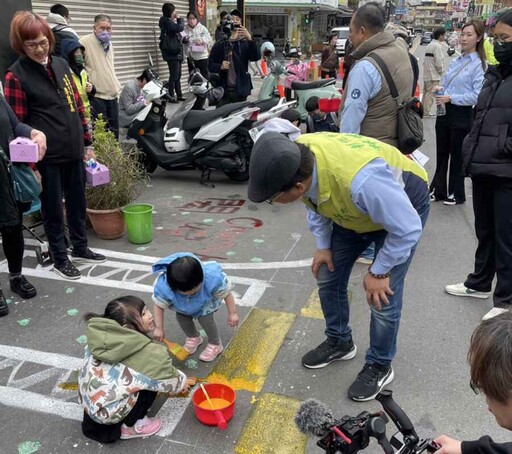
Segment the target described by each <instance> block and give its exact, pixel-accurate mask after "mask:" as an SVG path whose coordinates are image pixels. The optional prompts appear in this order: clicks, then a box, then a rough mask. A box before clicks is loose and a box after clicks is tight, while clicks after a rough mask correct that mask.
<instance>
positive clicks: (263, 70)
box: [261, 59, 268, 76]
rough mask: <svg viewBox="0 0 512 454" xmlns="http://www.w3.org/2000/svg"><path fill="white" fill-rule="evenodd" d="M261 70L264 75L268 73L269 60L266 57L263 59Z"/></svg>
mask: <svg viewBox="0 0 512 454" xmlns="http://www.w3.org/2000/svg"><path fill="white" fill-rule="evenodd" d="M261 72H262V73H263V75H264V76H266V75H267V73H268V67H267V61H266V60H265V59H263V60H261Z"/></svg>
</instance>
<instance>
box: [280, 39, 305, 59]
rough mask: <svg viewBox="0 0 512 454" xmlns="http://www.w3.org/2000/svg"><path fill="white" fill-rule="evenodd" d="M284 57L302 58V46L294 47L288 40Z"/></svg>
mask: <svg viewBox="0 0 512 454" xmlns="http://www.w3.org/2000/svg"><path fill="white" fill-rule="evenodd" d="M283 55H284V56H285V58H300V57H301V56H302V52H301V50H300V46H294V45H292V44H291V43H290V41H288V40H286V44H285V45H284V49H283Z"/></svg>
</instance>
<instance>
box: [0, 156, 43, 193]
mask: <svg viewBox="0 0 512 454" xmlns="http://www.w3.org/2000/svg"><path fill="white" fill-rule="evenodd" d="M0 157H1V159H2V160H3V161H4V162H5V165H6V167H7V170H8V172H9V174H10V176H11V180H12V186H13V190H14V198H15V199H16V201H17V202H19V203H32V202H33V201H34V200H36V199H37V198H38V197H39V194H41V185H40V183H39V181H38V180H37V178H36V174H35V173H34V171H33V170H32V169H31V168H30V167H29V165H28V164H23V163H19V164H15V165H13V164H12V163H11V160H10V159H9V158H8V157H7V155H6V153H5V151H4V150H3V149H2V148H1V147H0Z"/></svg>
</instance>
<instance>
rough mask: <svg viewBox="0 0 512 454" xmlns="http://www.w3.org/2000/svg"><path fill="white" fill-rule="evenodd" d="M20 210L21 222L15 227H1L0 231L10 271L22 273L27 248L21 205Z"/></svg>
mask: <svg viewBox="0 0 512 454" xmlns="http://www.w3.org/2000/svg"><path fill="white" fill-rule="evenodd" d="M18 210H19V214H20V223H19V224H18V225H15V226H13V227H3V228H2V229H0V233H1V234H2V246H3V248H4V254H5V258H6V259H7V266H8V267H9V273H21V267H22V263H23V251H24V250H25V242H24V241H23V226H22V216H23V214H22V209H21V207H19V208H18Z"/></svg>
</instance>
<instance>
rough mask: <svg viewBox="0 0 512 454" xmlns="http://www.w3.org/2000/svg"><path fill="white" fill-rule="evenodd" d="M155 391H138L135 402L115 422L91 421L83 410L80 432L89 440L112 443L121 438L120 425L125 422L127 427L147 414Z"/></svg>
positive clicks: (154, 397)
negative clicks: (125, 414) (127, 411)
mask: <svg viewBox="0 0 512 454" xmlns="http://www.w3.org/2000/svg"><path fill="white" fill-rule="evenodd" d="M156 395H157V393H156V392H154V391H146V390H144V391H140V392H139V397H138V398H137V403H136V404H135V406H134V407H133V408H132V411H131V412H130V413H128V415H127V416H126V418H124V419H123V420H122V421H120V422H118V423H117V424H99V423H97V422H96V421H93V420H92V419H91V418H90V417H89V415H88V414H87V413H85V412H84V420H83V422H82V432H83V434H84V435H85V436H86V437H87V438H90V439H91V440H95V441H98V442H99V443H113V442H114V441H116V440H119V438H121V426H122V425H123V424H125V425H126V426H128V427H133V425H134V424H135V423H136V422H137V421H138V420H139V419H142V418H144V416H146V415H147V413H148V410H149V409H150V408H151V405H153V402H154V401H155V399H156Z"/></svg>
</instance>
